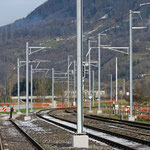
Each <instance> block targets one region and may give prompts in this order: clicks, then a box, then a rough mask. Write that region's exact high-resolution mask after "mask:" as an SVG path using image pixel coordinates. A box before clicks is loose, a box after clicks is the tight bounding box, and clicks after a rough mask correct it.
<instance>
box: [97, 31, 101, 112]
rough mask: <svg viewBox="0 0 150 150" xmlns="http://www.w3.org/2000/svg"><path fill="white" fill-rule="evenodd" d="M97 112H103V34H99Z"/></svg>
mask: <svg viewBox="0 0 150 150" xmlns="http://www.w3.org/2000/svg"><path fill="white" fill-rule="evenodd" d="M97 113H102V110H101V34H100V33H99V34H98V111H97Z"/></svg>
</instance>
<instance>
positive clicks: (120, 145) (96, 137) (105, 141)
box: [36, 113, 135, 150]
mask: <svg viewBox="0 0 150 150" xmlns="http://www.w3.org/2000/svg"><path fill="white" fill-rule="evenodd" d="M36 115H37V116H38V117H39V118H41V119H43V120H46V121H48V122H51V123H53V124H55V125H57V126H60V127H63V128H65V129H68V130H71V131H73V132H76V131H77V130H76V129H74V128H73V127H70V126H67V125H64V124H61V123H60V122H55V121H53V120H49V119H47V118H44V117H43V116H41V115H40V114H39V113H36ZM50 116H51V117H54V118H55V119H60V120H62V121H67V122H69V123H73V124H76V122H72V121H69V120H66V119H62V118H58V117H55V116H52V115H50ZM84 127H87V128H89V126H85V125H84ZM89 129H90V128H89ZM91 129H92V130H94V127H93V128H91ZM95 130H96V129H95ZM86 134H87V135H88V136H89V137H90V138H92V139H95V140H97V141H101V142H104V143H106V144H107V145H110V146H112V147H116V148H119V149H128V150H135V149H134V148H131V147H128V146H125V145H123V144H119V143H117V142H114V141H111V140H108V139H105V138H102V137H99V136H96V135H93V134H91V133H86Z"/></svg>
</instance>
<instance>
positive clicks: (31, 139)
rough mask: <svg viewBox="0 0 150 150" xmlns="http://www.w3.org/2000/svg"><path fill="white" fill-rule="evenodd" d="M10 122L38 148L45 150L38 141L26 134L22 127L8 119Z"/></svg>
mask: <svg viewBox="0 0 150 150" xmlns="http://www.w3.org/2000/svg"><path fill="white" fill-rule="evenodd" d="M10 122H11V123H12V124H13V125H14V126H15V127H16V128H17V129H18V131H19V132H20V133H22V134H23V135H24V136H25V137H26V139H27V140H28V141H29V142H30V143H31V144H32V145H33V146H34V147H36V148H37V149H38V150H45V149H44V148H43V147H42V146H41V145H40V144H39V143H37V142H36V141H35V140H33V138H32V137H31V136H30V135H29V134H27V133H26V132H25V131H24V130H23V129H21V128H20V127H19V126H18V125H17V124H16V123H15V122H14V121H13V120H11V119H10Z"/></svg>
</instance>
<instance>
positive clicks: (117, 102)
mask: <svg viewBox="0 0 150 150" xmlns="http://www.w3.org/2000/svg"><path fill="white" fill-rule="evenodd" d="M116 104H117V105H118V58H117V57H116Z"/></svg>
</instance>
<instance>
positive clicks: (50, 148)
mask: <svg viewBox="0 0 150 150" xmlns="http://www.w3.org/2000/svg"><path fill="white" fill-rule="evenodd" d="M17 123H18V124H19V125H20V127H22V128H23V129H24V130H25V131H26V132H27V133H28V134H29V135H31V136H32V137H33V138H34V139H35V140H37V142H39V143H40V144H41V145H42V146H43V147H44V148H45V149H46V150H67V149H73V150H76V149H77V148H72V147H71V146H72V136H73V134H72V133H70V132H68V131H66V130H64V129H61V128H58V127H56V126H54V125H52V124H50V123H48V122H45V121H43V120H40V119H38V118H37V117H36V116H34V115H33V116H32V121H27V122H25V121H23V120H22V117H21V118H19V120H17ZM89 145H90V148H89V150H111V149H113V148H112V147H110V146H108V145H105V144H103V143H99V142H94V141H91V140H90V144H89Z"/></svg>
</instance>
